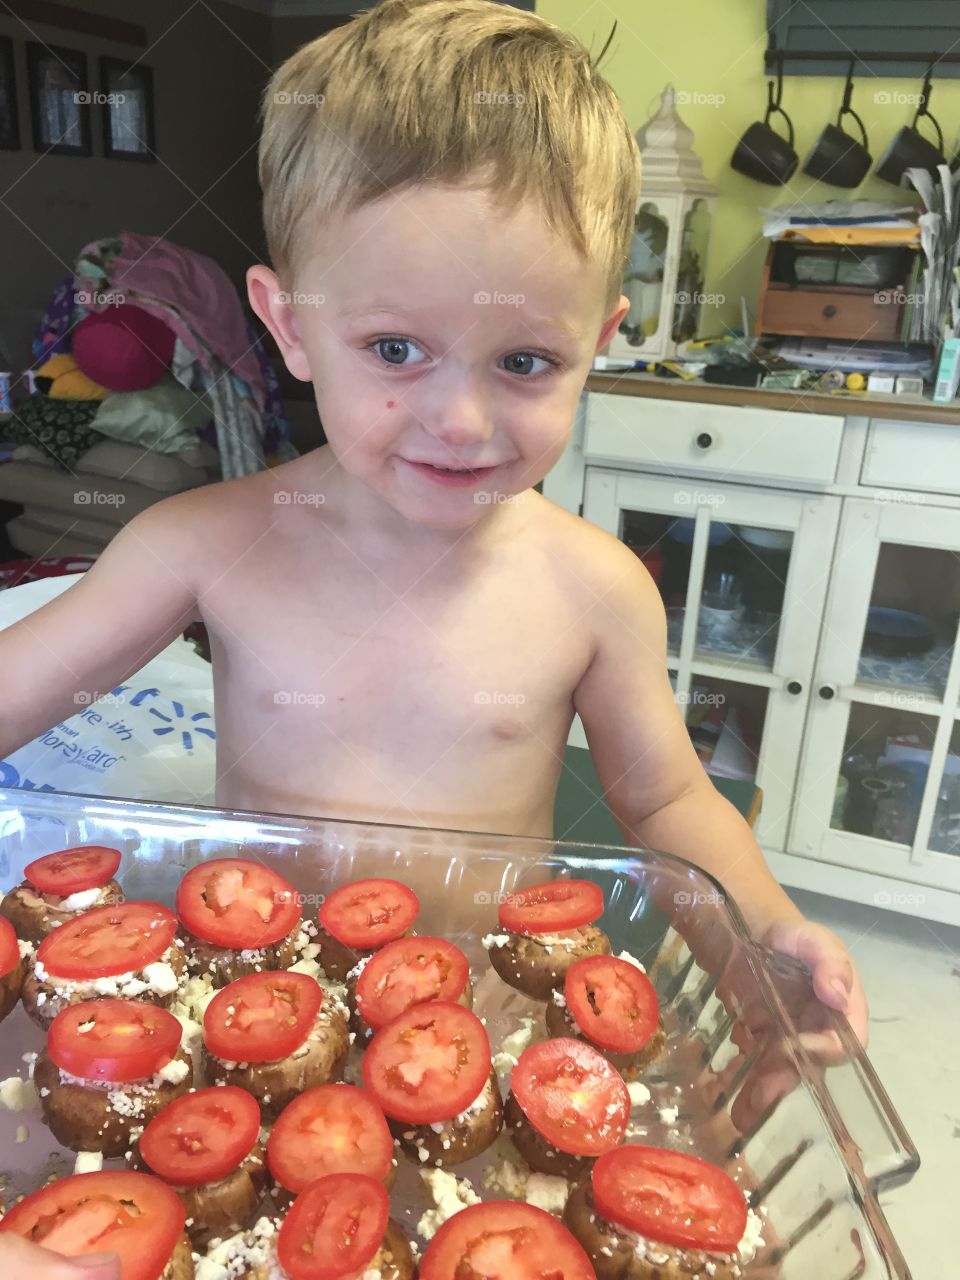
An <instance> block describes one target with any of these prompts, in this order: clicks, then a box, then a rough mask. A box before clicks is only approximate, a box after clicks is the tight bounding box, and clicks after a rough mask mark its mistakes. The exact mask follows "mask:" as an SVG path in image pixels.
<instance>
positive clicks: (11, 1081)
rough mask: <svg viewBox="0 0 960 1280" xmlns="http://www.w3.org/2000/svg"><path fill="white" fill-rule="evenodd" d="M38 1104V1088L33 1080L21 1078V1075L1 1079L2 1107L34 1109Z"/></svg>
mask: <svg viewBox="0 0 960 1280" xmlns="http://www.w3.org/2000/svg"><path fill="white" fill-rule="evenodd" d="M38 1105H39V1099H38V1097H37V1089H36V1085H35V1084H34V1083H33V1081H32V1080H21V1078H20V1077H19V1076H10V1077H9V1078H8V1079H6V1080H0V1109H2V1110H4V1111H32V1110H33V1108H34V1107H36V1106H38Z"/></svg>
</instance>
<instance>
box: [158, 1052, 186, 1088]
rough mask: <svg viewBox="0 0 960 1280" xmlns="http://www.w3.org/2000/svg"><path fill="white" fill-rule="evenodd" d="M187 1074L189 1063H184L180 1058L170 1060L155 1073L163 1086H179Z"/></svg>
mask: <svg viewBox="0 0 960 1280" xmlns="http://www.w3.org/2000/svg"><path fill="white" fill-rule="evenodd" d="M189 1074H190V1063H189V1062H184V1061H183V1059H182V1058H171V1059H170V1061H169V1062H168V1063H167V1064H166V1065H165V1066H163V1067H161V1068H160V1070H159V1071H158V1072H157V1076H159V1078H160V1079H161V1080H163V1081H164V1083H165V1084H180V1083H182V1081H184V1080H185V1079H186V1078H187V1076H188V1075H189Z"/></svg>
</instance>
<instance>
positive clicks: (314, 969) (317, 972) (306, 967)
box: [290, 960, 323, 982]
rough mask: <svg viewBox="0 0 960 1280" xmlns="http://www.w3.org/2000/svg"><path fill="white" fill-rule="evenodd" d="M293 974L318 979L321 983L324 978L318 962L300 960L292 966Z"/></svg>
mask: <svg viewBox="0 0 960 1280" xmlns="http://www.w3.org/2000/svg"><path fill="white" fill-rule="evenodd" d="M290 972H291V973H305V974H306V975H307V977H308V978H316V980H317V981H318V982H319V981H320V978H321V977H322V976H323V970H322V969H321V968H320V966H319V965H318V964H317V962H316V960H298V961H297V963H296V964H292V965H291V966H290Z"/></svg>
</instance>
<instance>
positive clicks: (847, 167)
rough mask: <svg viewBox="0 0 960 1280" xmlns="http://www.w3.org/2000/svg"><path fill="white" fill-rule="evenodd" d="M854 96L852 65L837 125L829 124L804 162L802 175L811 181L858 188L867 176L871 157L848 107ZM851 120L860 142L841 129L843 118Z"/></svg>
mask: <svg viewBox="0 0 960 1280" xmlns="http://www.w3.org/2000/svg"><path fill="white" fill-rule="evenodd" d="M852 94H853V64H852V63H851V66H850V71H849V73H848V74H847V83H846V87H845V88H844V91H843V104H842V105H841V107H840V111H839V113H838V115H837V123H836V124H828V125H827V126H826V128H825V129H824V130H823V132H822V133H821V134H820V137H819V138H818V139H817V140H816V142H815V143H814V144H813V149H812V150H811V152H810V154H809V155H808V156H807V158H806V160H805V161H804V162H803V172H804V173H805V174H807V176H808V177H810V178H819V179H820V181H821V182H829V183H830V184H831V185H832V186H834V187H859V185H860V183H861V182H862V181H863V180H864V178H865V177H866V176H867V174H868V172H869V170H870V166H871V165H872V164H873V157H872V156H871V154H870V152H869V150H868V148H869V145H870V144H869V143H868V141H867V131H866V129H865V128H864V125H863V121H862V120H861V119H860V117H859V116H858V115H857V113H856V112H855V111H854V109H853V107H851V105H850V98H851V96H852ZM844 116H853V118H854V120H856V122H857V124H858V126H859V128H860V137H861V139H862V141H861V142H858V141H857V140H856V138H854V137H853V136H852V135H851V134H849V133H845V132H844V130H843V129H842V127H841V126H842V124H843V117H844Z"/></svg>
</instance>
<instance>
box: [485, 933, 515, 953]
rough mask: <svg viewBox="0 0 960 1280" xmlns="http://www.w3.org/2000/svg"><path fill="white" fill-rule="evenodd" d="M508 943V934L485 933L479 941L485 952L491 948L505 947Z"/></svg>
mask: <svg viewBox="0 0 960 1280" xmlns="http://www.w3.org/2000/svg"><path fill="white" fill-rule="evenodd" d="M509 941H510V934H509V933H485V934H484V935H483V937H482V938H481V939H480V942H481V944H482V945H483V947H484V948H485V949H486V950H487V951H489V950H490V948H491V947H505V946H506V945H507V943H508V942H509Z"/></svg>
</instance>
